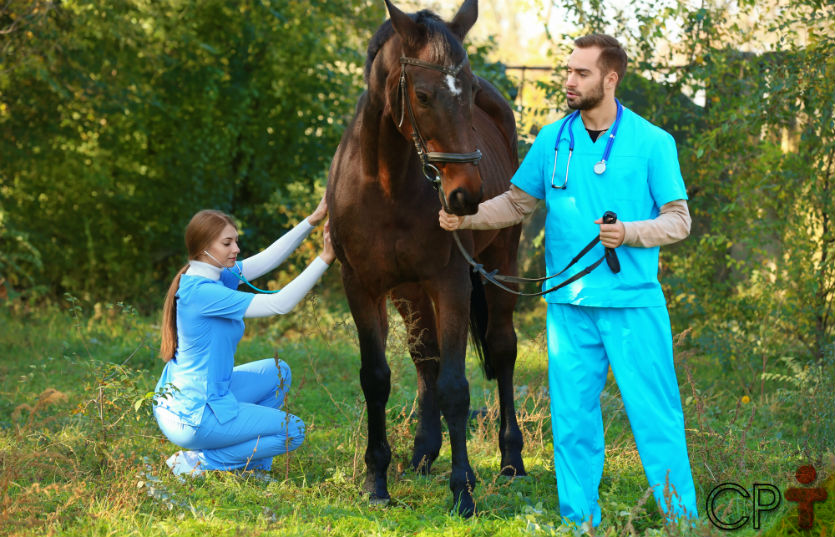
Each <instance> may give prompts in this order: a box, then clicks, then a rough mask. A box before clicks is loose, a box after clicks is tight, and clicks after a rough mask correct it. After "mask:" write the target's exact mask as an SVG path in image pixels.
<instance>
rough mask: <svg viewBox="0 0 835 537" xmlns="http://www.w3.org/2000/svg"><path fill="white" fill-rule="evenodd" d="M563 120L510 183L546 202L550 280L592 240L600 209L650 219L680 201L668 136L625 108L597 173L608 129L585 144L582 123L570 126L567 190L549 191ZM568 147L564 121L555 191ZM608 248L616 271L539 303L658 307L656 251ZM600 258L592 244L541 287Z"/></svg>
mask: <svg viewBox="0 0 835 537" xmlns="http://www.w3.org/2000/svg"><path fill="white" fill-rule="evenodd" d="M565 121H568V117H565V118H563V119H561V120H560V121H557V122H555V123H552V124H550V125H547V126H546V127H544V128H543V129H542V130H541V131H540V132H539V134H538V135H537V137H536V140H535V141H534V143H533V146H531V149H530V151H529V152H528V154H527V156H526V157H525V159H524V161H523V162H522V164H521V166H519V169H518V170H517V171H516V174H515V175H514V176H513V179H512V181H511V182H512V183H513V184H514V185H516V186H517V187H519V188H521V189H522V190H524V191H525V192H527V193H528V194H530V195H531V196H534V197H535V198H537V199H544V200H545V203H546V207H547V216H546V219H545V261H546V266H547V271H548V274H549V275H551V274H556V273H557V272H559V271H560V270H562V269H563V268H564V267H565V266H566V265H567V264H568V263H569V262H570V261H571V259H572V258H573V257H574V256H575V255H577V254H578V253H579V252H580V250H582V249H583V247H584V246H586V245H587V244H588V243H589V241H590V240H592V239H593V238H594V237H595V236H597V235H599V233H600V228H599V225H598V224H595V223H594V221H595V220H597V219H598V218H600V217H601V216H602V215H603V213H604V212H606V211H614V212H615V213H616V214H617V216H618V219H620V220H622V221H634V220H649V219H652V218H655V217H656V216H658V212H659V208H660V207H661V206H662V205H664V204H665V203H669V202H671V201H675V200H679V199H682V200H686V199H687V192H686V190H685V187H684V180H683V179H682V176H681V169H680V168H679V164H678V155H677V153H676V146H675V141H674V140H673V137H672V136H670V135H669V134H668V133H667V132H665V131H664V130H662V129H660V128H659V127H656V126H655V125H653V124H651V123H650V122H649V121H647V120H645V119H644V118H642V117H640V116H639V115H637V114H635V113H634V112H632V111H631V110H629V109H628V108H624V110H623V117H622V118H621V123H620V126H619V128H618V131H617V136H616V137H615V140H614V144H613V146H612V151H611V154H610V156H609V160H608V162H607V163H606V171H605V172H604V173H603V174H602V175H597V174H595V173H594V170H593V167H594V165H595V163H597V162H598V161H600V159H601V157H602V156H603V151H604V149H605V148H606V143H607V141H608V139H609V134H610V132H606V133H605V134H601V135H600V136H599V137H598V138H597V141H596V142H592V141H591V137H590V136H589V134H588V132H587V131H586V129H585V127H584V125H583V122H582V119H581V118H578V120H576V121H574V124H573V125H572V130H573V133H574V140H575V145H574V153H573V155H572V156H571V166H570V168H569V170H568V183H567V188H565V189H558V188H552V187H551V176H552V172H553V169H554V145H555V142H556V138H557V133H558V132H559V130H560V125H561V124H562V123H563V122H565ZM610 131H611V128H610ZM568 145H569V134H568V125H567V124H566V128H565V129H563V133H562V137H561V138H560V142H559V154H558V157H557V163H556V172H555V173H554V184H555V185H557V186H561V185H562V184H563V181H564V180H565V168H566V162H567V160H568ZM615 251H616V252H617V255H618V259H619V260H620V266H621V271H620V272H619V273H618V274H614V273H612V271H611V270H610V269H609V267H608V265H606V264H605V263H603V264H601V265H600V266H599V267H597V268H596V269H595V270H594V271H592V272H591V273H590V274H588V275H587V276H585V277H583V278H580V279H579V280H577V281H576V282H574V283H572V284H570V285H568V286H566V287H564V288H562V289H560V290H558V291H555V292H552V293H549V294H547V295H545V298H546V300H547V301H548V302H551V303H561V304H574V305H578V306H595V307H648V306H663V305H665V304H666V302H665V300H664V295H663V293H662V291H661V285H660V284H659V283H658V247H655V248H638V247H631V246H625V245H624V246H620V247H618V248H617V249H616V250H615ZM602 255H603V246H602V245H601V244H598V245H597V246H595V248H594V249H593V250H592V251H591V252H589V253H588V254H586V256H585V257H584V258H583V259H581V260H580V261H579V262H577V264H575V265H574V266H573V267H572V268H571V269H569V270H568V271H566V273H565V274H563V276H560V277H558V278H554V280H549V281H546V282H545V283H544V284H543V290H544V289H548V288H549V287H552V286H554V285H556V284H557V283H558V282H559V281H562V280H563V279H567V278H568V277H569V276H571V275H572V274H574V273H576V272H579V271H580V270H582V269H583V268H584V267H586V266H588V265H589V264H591V263H592V262H594V261H595V260H597V259H598V258H600V256H602ZM555 280H556V281H555Z"/></svg>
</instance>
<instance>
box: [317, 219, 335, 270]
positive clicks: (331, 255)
mask: <svg viewBox="0 0 835 537" xmlns="http://www.w3.org/2000/svg"><path fill="white" fill-rule="evenodd" d="M322 245H323V246H322V253H321V254H319V257H321V258H322V261H324V262H325V263H327V264H328V265H330V264H331V263H333V260H334V259H336V252H334V250H333V244H332V243H331V225H330V222H325V231H324V232H323V233H322Z"/></svg>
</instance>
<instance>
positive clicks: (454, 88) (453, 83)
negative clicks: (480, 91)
mask: <svg viewBox="0 0 835 537" xmlns="http://www.w3.org/2000/svg"><path fill="white" fill-rule="evenodd" d="M446 85H447V87H448V88H449V92H450V93H452V94H453V95H455V96H456V97H457V96H458V95H461V88H460V87H458V79H456V78H455V77H454V76H452V75H447V76H446Z"/></svg>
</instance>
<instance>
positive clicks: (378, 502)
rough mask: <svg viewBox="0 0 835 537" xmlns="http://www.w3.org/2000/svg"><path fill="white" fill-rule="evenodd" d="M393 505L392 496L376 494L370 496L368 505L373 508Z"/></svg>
mask: <svg viewBox="0 0 835 537" xmlns="http://www.w3.org/2000/svg"><path fill="white" fill-rule="evenodd" d="M390 503H391V496H385V497H383V496H377V495H376V494H369V495H368V505H369V506H371V507H386V506H388V505H389V504H390Z"/></svg>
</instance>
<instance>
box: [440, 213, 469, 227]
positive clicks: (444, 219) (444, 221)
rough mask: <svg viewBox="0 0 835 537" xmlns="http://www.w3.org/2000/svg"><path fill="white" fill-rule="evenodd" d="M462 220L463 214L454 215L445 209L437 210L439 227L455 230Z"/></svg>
mask: <svg viewBox="0 0 835 537" xmlns="http://www.w3.org/2000/svg"><path fill="white" fill-rule="evenodd" d="M463 221H464V217H463V216H456V215H454V214H449V213H448V212H446V211H445V210H443V209H441V210H440V211H439V212H438V223H440V224H441V227H442V228H444V229H445V230H447V231H455V230H456V229H458V228H459V227H460V226H461V223H462V222H463Z"/></svg>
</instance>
